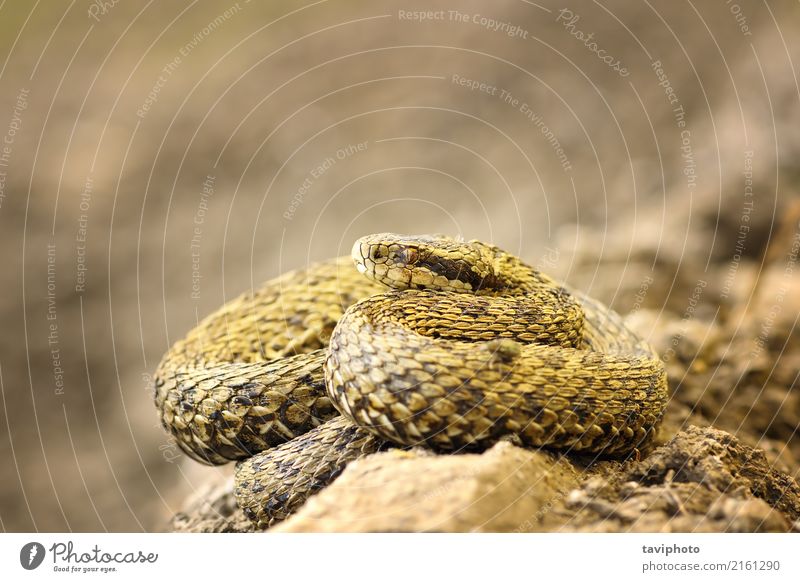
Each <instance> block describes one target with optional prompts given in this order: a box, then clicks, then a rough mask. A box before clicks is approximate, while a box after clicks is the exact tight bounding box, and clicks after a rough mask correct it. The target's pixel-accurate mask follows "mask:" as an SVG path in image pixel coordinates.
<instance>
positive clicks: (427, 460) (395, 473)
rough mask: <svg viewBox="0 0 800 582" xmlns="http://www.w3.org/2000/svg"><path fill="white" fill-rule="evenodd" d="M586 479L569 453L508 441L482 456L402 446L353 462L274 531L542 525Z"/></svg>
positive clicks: (526, 528)
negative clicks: (402, 448) (563, 454)
mask: <svg viewBox="0 0 800 582" xmlns="http://www.w3.org/2000/svg"><path fill="white" fill-rule="evenodd" d="M579 481H580V474H579V473H578V472H577V471H576V470H575V468H574V467H573V466H572V465H571V463H570V462H569V461H568V460H567V459H566V458H563V457H561V458H559V457H557V456H555V455H553V454H551V453H548V452H543V451H528V450H525V449H521V448H519V447H516V446H514V445H512V444H511V443H508V442H501V443H498V444H497V445H495V446H494V447H493V448H491V449H490V450H488V451H486V452H485V453H483V454H481V455H477V454H466V455H431V454H429V453H424V452H423V453H420V452H404V451H397V450H395V451H389V452H385V453H378V454H375V455H370V456H369V457H366V458H364V459H361V460H358V461H355V462H354V463H352V464H350V465H349V466H348V467H347V469H346V470H345V471H344V473H343V474H342V476H341V477H339V478H338V479H337V480H336V481H335V482H334V483H333V484H332V485H330V486H329V487H328V488H327V489H325V490H324V491H322V492H321V493H320V494H318V495H316V496H315V497H312V498H311V499H310V500H309V501H308V502H307V503H306V505H305V506H304V507H303V508H302V509H301V510H300V511H299V512H298V513H297V514H296V515H295V516H293V517H291V518H290V519H289V520H287V521H286V522H284V523H283V524H281V525H279V526H277V527H276V528H273V529H272V530H271V531H282V532H303V531H306V532H309V531H316V532H319V531H322V532H326V531H347V532H375V531H393V532H398V531H400V532H418V531H437V532H463V531H475V532H492V531H506V532H510V531H537V530H542V529H544V524H545V523H546V522H547V521H550V520H549V519H547V518H548V516H549V514H550V512H551V509H552V508H553V507H555V506H558V505H559V504H560V500H561V499H563V497H564V495H565V494H566V492H567V491H568V490H569V489H571V488H573V487H575V486H576V485H577V484H578V483H579Z"/></svg>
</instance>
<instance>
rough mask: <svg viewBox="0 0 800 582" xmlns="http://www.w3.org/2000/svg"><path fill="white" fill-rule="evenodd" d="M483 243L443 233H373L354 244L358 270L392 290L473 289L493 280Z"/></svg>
mask: <svg viewBox="0 0 800 582" xmlns="http://www.w3.org/2000/svg"><path fill="white" fill-rule="evenodd" d="M487 248H488V247H486V246H485V245H482V244H481V243H476V242H464V241H462V240H459V239H455V238H451V237H448V236H445V235H402V234H392V233H381V234H372V235H369V236H365V237H363V238H360V239H358V240H357V241H356V243H355V244H354V245H353V251H352V255H353V260H354V261H355V264H356V268H357V269H358V271H359V272H360V273H362V274H363V275H366V276H367V277H368V278H370V279H372V280H374V281H377V282H379V283H383V284H384V285H387V286H389V287H392V288H394V289H436V290H445V291H458V292H476V291H479V290H481V289H487V288H488V287H490V286H491V285H492V284H493V283H494V282H495V277H494V270H493V267H492V259H491V257H490V256H489V254H488V253H487V251H486V249H487Z"/></svg>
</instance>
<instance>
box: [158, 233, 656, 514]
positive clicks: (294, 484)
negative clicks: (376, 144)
mask: <svg viewBox="0 0 800 582" xmlns="http://www.w3.org/2000/svg"><path fill="white" fill-rule="evenodd" d="M352 260H354V261H355V264H356V269H353V268H352V266H350V267H349V268H347V267H346V265H345V263H346V261H345V260H344V259H336V260H334V261H330V262H327V263H323V264H320V265H316V266H312V267H311V268H309V269H307V270H305V271H297V272H294V273H289V274H287V275H285V276H284V277H281V278H279V279H276V280H273V281H271V282H268V283H267V284H266V285H265V286H264V287H263V288H262V289H261V290H259V291H258V292H257V293H255V294H254V295H248V296H243V297H241V298H239V299H237V300H235V301H233V302H231V303H230V304H228V305H226V306H225V307H223V308H222V309H221V310H220V311H218V312H217V313H215V314H213V315H212V316H210V317H209V318H207V319H206V320H205V321H204V322H202V323H201V324H200V326H198V328H196V329H195V330H193V331H192V332H191V333H190V334H189V336H188V337H187V338H186V339H185V340H183V341H181V342H178V343H177V344H176V345H175V346H174V347H173V348H172V349H171V350H170V352H168V353H167V355H166V356H165V357H164V360H163V361H162V363H161V365H160V367H159V370H158V373H157V380H156V404H157V406H158V407H159V410H160V411H161V418H162V422H163V424H164V425H165V427H167V428H168V429H169V430H170V431H171V432H172V433H173V434H174V435H175V437H176V439H177V440H178V442H179V443H180V444H181V446H182V447H183V449H184V450H185V451H186V452H187V453H189V454H190V455H191V456H192V457H194V458H196V459H198V460H202V461H205V462H210V463H220V462H225V460H227V459H241V458H246V460H244V461H242V462H240V463H239V464H238V465H237V471H236V491H235V493H236V497H237V501H238V502H239V505H240V506H241V507H242V508H243V509H244V511H245V513H246V514H247V515H248V516H250V517H251V518H252V519H254V520H255V521H256V522H257V523H259V524H260V525H262V526H269V525H271V524H273V523H275V522H277V521H279V520H280V519H283V518H285V517H286V516H287V515H289V514H290V513H291V512H292V511H293V510H294V509H295V508H297V507H299V505H301V504H302V503H303V502H304V501H305V499H306V498H307V497H308V496H309V495H311V494H313V493H314V492H315V491H317V490H319V489H321V488H322V487H324V486H325V485H326V484H327V483H329V482H330V481H331V480H333V479H334V478H335V477H336V476H337V475H338V474H339V473H340V472H341V471H342V470H343V469H344V467H345V466H346V464H347V463H348V462H350V461H351V460H353V459H355V458H358V457H359V456H362V455H364V454H368V453H371V452H374V451H376V450H379V449H380V448H382V447H385V446H388V445H387V443H390V444H396V445H401V446H407V445H423V446H427V447H431V448H434V449H437V450H441V451H458V450H462V449H482V448H485V447H487V446H489V445H491V444H492V443H494V442H496V441H497V440H498V439H500V438H503V437H504V436H506V435H516V437H518V438H519V440H520V441H521V442H522V443H524V444H526V445H530V446H547V447H554V448H561V449H566V450H577V451H585V452H592V453H598V454H623V453H627V452H630V451H632V450H633V449H635V448H636V447H640V446H641V445H642V444H643V443H644V442H646V441H647V439H648V438H650V436H651V435H652V433H653V430H654V428H655V426H656V425H657V423H658V422H659V420H660V418H661V415H662V413H663V410H664V407H665V405H666V399H667V383H666V374H665V371H664V367H663V365H662V363H661V361H660V360H659V358H658V357H657V356H656V355H655V354H654V353H653V351H652V349H651V348H650V347H649V346H648V345H647V344H646V343H644V342H642V341H641V340H640V339H639V338H638V337H636V336H635V335H634V334H633V333H632V332H631V331H629V330H628V329H627V328H626V327H625V326H624V324H623V323H622V321H621V319H620V318H619V316H618V315H617V314H616V313H614V312H613V311H611V310H609V309H608V308H607V307H605V306H603V305H601V304H600V303H598V302H596V301H594V300H592V299H589V298H587V297H585V296H582V295H580V294H578V293H576V292H574V291H571V290H569V289H567V288H565V287H563V286H560V285H559V284H557V283H556V282H555V281H553V280H552V279H550V278H549V277H547V276H546V275H544V274H542V273H539V272H537V271H535V270H533V269H531V268H530V267H528V266H526V265H525V264H524V263H522V262H521V261H520V260H519V259H517V258H516V257H514V256H513V255H510V254H508V253H506V252H504V251H502V250H500V249H498V248H497V247H494V246H491V245H487V244H484V243H481V242H478V241H471V242H468V243H465V242H459V241H455V240H453V239H449V238H447V237H441V236H435V237H430V236H418V237H408V236H400V235H392V234H379V235H372V236H369V237H365V238H363V239H361V240H359V241H358V242H357V243H356V245H355V246H354V247H353V258H352ZM359 273H361V274H360V275H359ZM370 280H372V281H376V282H379V283H382V284H383V285H378V284H376V283H373V282H371V281H370ZM384 285H385V286H389V287H392V288H393V289H394V290H389V291H387V290H386V287H385V286H384ZM381 291H383V293H381ZM361 298H365V299H363V300H362V301H360V302H358V303H355V302H356V301H357V300H358V299H361ZM345 309H346V311H345ZM337 322H338V323H337ZM334 326H335V327H334ZM328 342H329V343H330V347H329V349H328V350H325V349H324V348H325V346H326V345H327V344H328ZM323 362H324V377H323ZM333 407H335V408H336V409H338V411H339V412H341V413H342V415H343V418H334V419H333V420H328V419H330V418H332V417H334V416H335V415H336V410H334V408H333ZM326 420H327V422H325V421H326ZM307 431H308V432H307ZM301 435H302V436H301ZM282 443H285V444H282ZM259 451H264V452H259ZM256 453H257V454H256Z"/></svg>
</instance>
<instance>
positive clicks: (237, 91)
mask: <svg viewBox="0 0 800 582" xmlns="http://www.w3.org/2000/svg"><path fill="white" fill-rule="evenodd" d="M799 33H800V7H799V6H798V3H797V2H793V1H789V0H787V1H785V2H779V1H772V0H770V1H762V2H758V1H747V0H735V2H729V1H727V0H726V1H719V2H711V3H705V2H692V1H691V0H688V1H683V0H681V1H679V2H670V3H650V2H647V1H646V0H645V1H642V2H639V1H636V2H628V1H623V0H613V1H611V0H601V1H591V2H590V1H584V0H581V1H577V0H575V1H573V2H570V3H567V4H566V5H565V4H561V3H552V2H547V1H543V2H530V1H528V0H503V1H500V2H492V3H486V2H477V1H467V2H458V3H453V2H449V3H445V2H438V1H434V2H422V1H411V0H404V1H387V2H380V3H375V2H366V1H361V0H351V1H341V0H339V1H335V0H319V1H312V2H285V1H276V2H269V3H259V2H250V1H248V0H239V1H238V2H225V1H219V2H207V1H192V2H175V3H165V2H161V3H156V2H153V1H152V0H151V1H150V2H147V3H143V2H130V1H129V0H111V1H107V2H100V1H91V2H90V1H88V0H77V1H76V0H72V1H70V2H66V1H65V2H50V3H47V4H45V3H40V2H35V3H31V2H26V1H22V0H6V1H3V2H1V3H0V140H2V143H0V248H2V251H3V257H4V264H5V268H3V269H2V270H0V278H1V279H0V283H1V284H2V286H1V287H0V288H2V290H3V292H2V294H0V320H1V321H2V330H3V333H2V334H0V391H1V392H2V400H0V406H2V410H3V414H2V415H0V435H2V436H0V463H1V465H0V467H2V471H3V475H4V477H3V480H2V485H1V486H0V526H2V529H3V530H6V531H34V530H38V531H65V530H74V531H85V530H100V531H105V530H109V531H141V530H148V531H150V530H162V529H164V528H166V527H167V524H168V521H169V518H170V517H171V516H172V515H173V513H174V512H175V511H177V510H178V509H179V508H180V506H181V503H182V500H183V499H184V498H185V497H186V496H187V495H188V494H191V493H192V492H193V491H195V490H197V489H198V488H199V487H201V486H202V484H203V483H205V482H207V481H208V480H210V479H211V480H213V479H217V478H222V477H224V476H225V475H227V474H228V473H229V472H230V468H225V467H223V468H208V467H201V466H196V465H195V464H193V462H192V461H189V460H186V459H184V458H183V456H182V455H181V453H180V452H179V451H178V450H177V449H176V447H175V446H174V445H173V444H172V443H171V442H170V440H169V439H168V437H167V434H166V433H165V432H164V431H163V430H162V429H161V427H160V426H159V425H158V422H157V418H156V413H155V409H154V407H153V404H152V393H151V381H150V375H151V374H152V372H153V370H154V368H155V366H156V365H157V363H158V361H159V359H160V357H161V355H162V354H163V352H164V351H165V350H166V349H167V348H168V346H169V345H170V344H171V343H172V342H173V341H175V340H177V339H179V338H180V337H181V336H182V335H183V334H185V333H186V331H188V330H189V329H190V328H191V327H192V326H193V325H194V324H195V323H196V322H197V321H198V319H199V318H202V317H203V316H204V315H206V314H208V313H209V312H211V311H212V310H214V309H215V308H217V307H218V306H220V305H221V304H222V303H224V302H225V301H226V300H228V299H231V298H233V297H235V296H236V295H238V294H239V293H241V292H244V291H246V290H248V289H251V288H254V287H256V286H258V285H259V283H260V282H262V281H264V280H266V279H268V278H271V277H274V276H276V275H278V274H280V273H282V272H285V271H287V270H289V269H293V268H298V267H302V266H304V265H306V264H308V263H310V262H312V261H314V260H317V259H322V258H326V257H330V256H333V255H339V254H346V253H348V252H349V249H350V247H351V245H352V242H353V241H354V239H355V238H357V237H359V236H361V235H364V234H367V233H371V232H381V231H393V232H405V233H424V232H441V233H448V234H452V235H462V236H464V237H465V238H467V239H471V238H478V239H482V240H487V241H492V242H494V243H495V244H497V245H499V246H501V247H504V248H506V249H507V250H510V251H514V252H517V253H519V254H520V256H522V257H523V258H525V259H526V260H527V261H529V262H530V263H532V264H534V265H537V266H539V267H540V268H542V269H544V270H546V271H548V272H550V273H552V274H553V275H556V276H558V277H561V278H564V279H566V280H568V281H569V282H570V283H572V284H573V285H576V286H578V287H580V288H582V289H584V290H585V291H587V292H588V293H590V294H592V295H594V296H596V297H598V298H601V299H603V300H605V301H607V302H609V303H611V304H613V306H614V307H615V308H616V309H617V310H619V311H620V312H621V313H630V312H639V313H637V315H638V316H641V315H642V314H645V313H646V314H649V315H647V317H648V318H649V319H648V320H647V321H648V322H649V323H648V325H649V326H650V327H647V326H645V327H646V329H650V330H655V331H652V333H653V334H657V330H663V329H664V327H665V326H668V325H672V326H677V327H676V328H675V329H676V330H677V331H675V332H674V333H672V332H671V333H672V335H671V336H670V338H671V339H670V340H669V341H668V342H667V343H665V344H664V345H663V346H662V347H664V349H665V350H666V351H667V352H668V351H669V350H672V352H671V353H666V354H665V359H669V358H670V357H673V356H674V359H675V360H676V361H677V360H681V358H683V360H681V361H684V362H686V361H688V362H689V363H690V364H691V365H695V362H699V360H697V358H696V355H697V353H699V351H701V350H700V347H699V346H700V345H706V347H707V342H706V340H707V339H708V338H709V337H710V334H711V332H709V331H708V330H709V329H712V328H713V329H715V330H716V331H715V332H714V333H715V334H716V336H715V337H718V338H721V339H720V340H719V341H720V342H721V343H719V344H718V345H717V347H716V348H715V349H717V352H716V353H717V356H715V357H716V360H714V359H713V358H712V359H711V361H712V363H711V364H710V365H709V364H706V363H703V365H702V366H700V364H696V367H697V369H696V370H695V372H697V373H698V374H701V375H703V374H704V376H702V378H703V380H702V383H697V382H695V384H691V383H687V382H686V380H685V378H684V377H683V376H680V375H678V376H677V377H675V376H673V377H672V384H673V389H674V390H675V391H676V402H677V403H678V404H676V406H677V405H681V406H683V407H684V409H685V414H684V415H683V416H682V417H681V418H685V419H691V418H697V415H702V414H704V415H705V418H706V419H708V422H709V423H713V424H717V425H721V426H723V427H725V428H726V429H727V430H731V431H734V432H738V433H741V434H743V435H745V437H743V438H747V439H748V440H749V441H750V442H753V443H754V444H758V445H760V446H764V447H765V448H768V449H770V450H771V451H772V452H773V453H774V455H775V457H776V458H781V459H782V460H783V462H784V464H785V467H788V468H789V470H792V471H794V472H795V474H796V471H797V466H798V465H797V461H798V446H797V442H796V438H795V437H796V432H797V417H798V411H799V410H800V403H798V399H797V395H796V391H795V388H794V387H795V384H796V382H797V376H796V373H797V369H798V367H794V366H795V365H796V364H797V363H798V360H797V359H794V360H791V362H793V363H792V364H791V365H790V364H789V363H786V364H783V367H780V366H778V365H777V364H776V362H778V360H777V359H776V358H777V356H776V354H780V355H781V357H783V356H785V355H791V354H795V355H796V353H797V352H796V351H795V352H792V351H791V349H790V348H791V346H792V344H791V342H790V341H789V340H790V339H791V338H793V337H794V335H795V334H794V329H795V325H796V323H797V314H798V312H799V311H798V309H797V308H796V307H792V306H793V305H796V304H793V303H792V301H793V298H794V297H796V296H797V295H796V294H795V293H794V292H795V291H797V290H798V287H797V286H793V285H794V280H795V274H796V273H797V272H800V268H797V269H795V268H794V265H795V262H796V259H797V248H796V247H797V246H798V242H797V241H798V240H800V239H799V238H798V236H800V235H799V234H798V221H799V220H800V212H798V205H797V202H796V200H797V199H798V178H799V177H800V164H799V163H798V160H799V159H800V157H799V156H798V154H799V153H800V135H798V129H799V128H800V107H798V105H799V104H800V103H799V101H800V85H799V84H798V74H799V71H798V63H800V41H798V34H799ZM767 275H769V277H771V279H770V278H769V277H768V276H767ZM714 326H716V327H714ZM720 326H723V327H725V326H727V327H725V329H727V330H729V331H730V333H728V332H724V333H723V332H722V331H720V329H722V328H721V327H720ZM781 326H783V327H781ZM695 328H699V329H700V331H697V330H696V329H695ZM695 332H696V333H695ZM693 333H694V334H695V335H692V334H693ZM697 334H699V339H697V337H698V336H697ZM654 337H655V336H654ZM692 338H695V339H694V340H693V339H692ZM737 338H738V339H737ZM692 341H694V343H691V342H692ZM687 342H689V343H688V344H687ZM736 342H739V343H736ZM742 342H746V343H742ZM731 346H734V347H735V346H739V347H738V348H736V349H740V350H742V351H741V353H742V354H744V356H742V357H741V358H740V357H739V356H737V360H739V361H740V362H741V361H745V360H746V361H747V362H748V365H749V366H750V367H749V368H747V370H744V371H741V373H740V371H738V368H737V369H736V370H737V371H733V372H730V373H729V374H728V376H724V375H723V376H724V378H725V380H724V388H723V389H720V388H719V387H720V386H721V384H719V382H717V384H714V386H715V388H713V389H712V388H710V386H711V383H712V381H715V380H714V379H716V380H717V381H718V380H719V377H720V375H719V374H716V375H715V370H717V369H718V368H719V364H720V361H721V360H725V359H726V358H727V360H726V361H729V360H730V354H734V353H735V354H739V353H740V352H737V351H736V349H732V348H731ZM743 346H744V347H743ZM682 350H683V351H682ZM676 354H677V355H676ZM748 358H749V360H748ZM765 358H766V359H765ZM714 362H716V363H714ZM691 365H690V366H688V367H685V368H683V369H691ZM715 366H716V367H715ZM776 370H777V372H776ZM781 370H783V372H781V373H783V374H784V375H783V376H780V377H778V376H779V375H778V372H780V371H781ZM775 378H778V379H777V380H776V379H775ZM743 379H744V380H743ZM776 386H777V388H775V387H776ZM733 387H736V388H735V390H734V388H733ZM773 389H777V390H778V391H777V392H775V391H774V390H773ZM715 390H716V392H715ZM718 392H719V393H718ZM681 395H685V396H681ZM704 398H705V400H704ZM757 403H762V404H760V405H759V406H757ZM692 415H695V416H694V417H693V416H692Z"/></svg>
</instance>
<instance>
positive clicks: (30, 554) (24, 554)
mask: <svg viewBox="0 0 800 582" xmlns="http://www.w3.org/2000/svg"><path fill="white" fill-rule="evenodd" d="M44 554H45V552H44V546H43V545H42V544H40V543H39V542H29V543H27V544H25V545H24V546H22V549H21V550H20V551H19V563H20V564H22V567H23V568H25V569H26V570H35V569H36V568H38V567H39V566H41V565H42V561H44Z"/></svg>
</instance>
